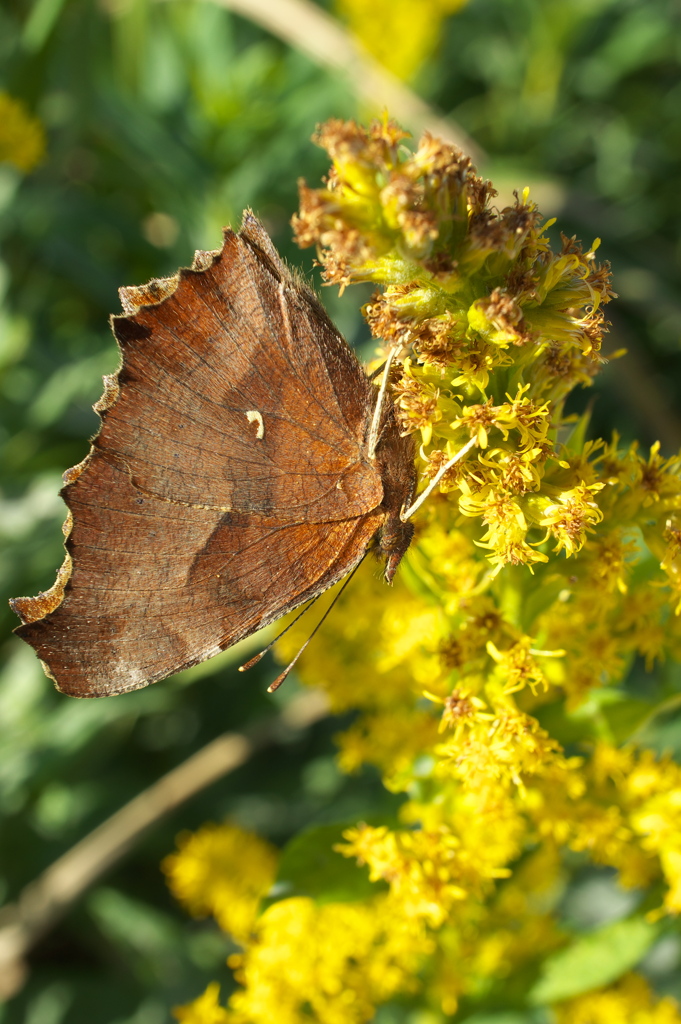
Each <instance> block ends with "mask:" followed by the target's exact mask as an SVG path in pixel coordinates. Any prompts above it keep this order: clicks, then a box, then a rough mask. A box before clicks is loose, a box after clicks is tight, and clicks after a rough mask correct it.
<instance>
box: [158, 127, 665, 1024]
mask: <svg viewBox="0 0 681 1024" xmlns="http://www.w3.org/2000/svg"><path fill="white" fill-rule="evenodd" d="M404 139H405V134H404V133H403V132H402V131H401V130H400V129H399V128H398V127H397V126H396V125H394V124H393V123H391V122H389V121H383V122H381V123H376V124H374V125H372V126H371V127H370V128H369V129H363V128H361V127H359V126H357V125H356V124H354V123H343V122H339V121H331V122H329V123H328V124H326V125H325V126H323V127H322V128H321V129H320V130H319V132H318V134H317V141H318V142H319V143H320V144H322V145H323V146H324V147H325V148H326V149H327V150H328V151H329V154H330V156H331V158H332V162H333V166H332V169H331V173H330V175H329V178H328V182H327V186H326V188H324V189H310V188H307V187H306V186H303V187H302V190H301V209H300V213H299V215H298V216H297V217H296V218H295V219H294V223H295V229H296V233H297V235H298V239H299V242H300V243H301V244H302V245H315V246H317V250H318V253H319V257H320V260H321V261H322V264H323V266H324V272H325V275H326V278H327V280H328V281H329V282H333V283H337V284H339V285H340V286H341V287H344V286H346V285H348V284H350V283H352V282H355V281H373V282H375V283H377V284H379V285H380V286H381V289H382V290H381V291H380V293H377V294H376V295H374V297H373V298H372V299H371V300H370V302H369V303H368V304H367V306H366V307H365V310H364V312H365V315H366V318H367V321H368V323H369V326H370V328H371V330H372V332H373V333H374V335H375V336H376V337H377V338H378V339H381V349H382V355H383V357H385V355H386V354H387V353H388V352H389V351H391V350H393V349H397V355H398V360H397V362H396V364H393V365H394V366H395V365H396V368H395V369H394V370H393V375H392V377H391V381H390V383H391V386H392V390H393V395H394V400H395V404H396V407H397V409H398V413H399V417H400V421H401V424H402V429H403V430H404V432H405V433H414V434H416V435H418V437H419V441H420V447H419V460H418V461H419V467H420V470H421V473H422V476H423V479H424V480H428V479H429V478H430V479H432V478H433V477H434V476H435V474H436V473H437V472H438V470H439V469H440V467H441V466H442V465H443V464H444V463H445V462H446V461H447V460H449V458H451V456H452V455H454V454H455V453H456V452H458V451H460V450H461V449H462V448H464V447H465V446H468V448H467V451H466V455H465V457H464V458H462V459H461V460H460V461H459V462H458V463H457V464H456V465H455V466H454V467H452V468H451V469H450V470H449V471H448V472H447V474H446V475H445V476H444V477H443V478H442V479H441V482H440V486H439V491H438V492H437V493H435V494H433V495H431V497H430V499H429V500H428V501H427V502H426V503H425V504H424V506H423V507H422V509H421V511H420V513H419V514H418V515H417V516H416V523H415V527H416V532H415V538H414V541H413V543H412V546H411V548H410V550H409V552H408V553H407V556H406V557H405V559H404V562H403V564H402V567H401V570H400V574H399V577H398V579H397V580H396V582H395V585H394V587H392V588H386V587H385V585H384V584H383V583H382V582H381V581H379V579H378V578H377V573H376V572H375V571H374V570H373V568H372V567H371V566H369V565H365V566H364V567H363V568H362V569H361V570H360V572H358V574H357V575H356V577H355V578H354V580H353V583H352V586H351V587H349V588H348V589H347V590H346V591H345V592H344V593H343V594H342V595H341V596H340V598H339V600H338V604H337V606H336V608H335V609H334V614H333V615H332V616H330V617H329V619H328V620H327V621H326V622H325V624H324V626H323V627H322V631H321V636H320V638H319V639H318V640H316V641H315V644H314V645H311V647H310V648H309V653H306V656H305V658H304V659H302V660H301V662H300V674H301V678H302V679H303V681H304V682H307V683H310V684H312V685H315V686H322V687H323V688H324V689H325V690H326V692H327V694H328V697H329V701H330V704H331V707H332V708H333V709H334V710H337V711H345V710H348V709H354V710H355V711H356V712H357V715H356V717H355V719H354V721H353V723H352V724H351V725H350V726H349V728H347V729H346V730H345V732H344V733H343V734H342V735H340V736H339V737H338V746H339V763H340V766H341V767H342V768H343V769H344V770H345V771H348V772H353V771H358V770H359V769H361V767H362V766H363V765H365V764H372V765H374V766H376V767H377V768H378V769H379V771H380V772H381V774H382V777H383V780H384V783H385V785H386V786H387V787H388V788H389V789H391V790H392V791H393V792H395V793H402V794H404V802H403V803H402V805H401V808H400V812H399V822H398V824H397V825H396V824H395V822H394V821H393V822H391V823H390V824H386V823H384V824H380V823H372V824H366V823H364V824H361V823H360V824H357V825H356V826H355V827H354V828H350V829H348V830H347V831H346V832H345V834H344V840H343V842H342V843H340V844H338V845H337V847H336V850H337V852H336V853H333V852H332V851H331V850H330V851H329V856H330V857H333V856H337V855H338V853H339V852H340V853H341V854H343V855H344V856H345V857H348V858H353V859H355V860H356V861H357V862H358V863H359V864H360V865H366V866H367V867H368V870H369V875H370V878H371V879H372V880H373V881H374V882H376V883H377V886H379V887H380V888H378V890H377V893H376V895H375V896H373V897H372V898H370V899H369V900H365V901H360V900H358V901H357V902H355V903H351V904H338V903H330V904H323V903H321V904H319V905H318V904H314V903H313V902H312V901H310V900H308V899H303V898H296V899H284V900H282V901H280V902H278V903H274V904H273V905H272V906H270V907H268V908H267V909H266V910H265V911H264V912H263V913H262V914H261V916H260V917H259V918H258V919H257V921H256V923H255V926H254V930H253V931H252V933H251V935H250V936H249V937H248V938H247V939H246V940H244V941H245V945H244V951H243V954H240V955H239V957H238V958H237V959H236V960H235V961H234V962H233V966H234V967H235V970H236V976H237V980H238V981H239V982H240V983H241V986H242V987H241V988H240V989H239V990H238V991H237V993H236V994H235V995H234V996H232V998H231V999H230V1002H229V1005H228V1008H226V1009H224V1010H222V1011H220V1012H223V1013H224V1014H226V1016H224V1017H220V1016H214V1017H211V1016H210V1014H211V1013H213V1014H214V1006H215V999H213V996H212V995H210V998H209V996H208V993H206V995H204V996H202V997H200V999H201V1000H204V1001H206V1006H207V1009H206V1013H205V1015H204V1018H205V1024H213V1020H215V1021H216V1022H220V1024H222V1021H223V1020H224V1021H230V1022H231V1021H233V1022H234V1024H237V1022H238V1024H260V1022H264V1021H265V1020H273V1019H276V1020H281V1021H284V1022H285V1024H304V1022H305V1021H307V1020H310V1019H313V1020H318V1021H320V1022H324V1024H326V1022H329V1024H335V1022H336V1021H338V1022H339V1024H340V1021H350V1022H353V1024H354V1022H355V1021H356V1022H358V1024H359V1022H360V1021H364V1020H370V1019H371V1017H372V1015H373V1014H374V1012H375V1008H376V1006H377V1005H379V1004H380V1003H381V1002H384V1001H386V1000H388V999H390V998H391V997H392V996H395V995H396V994H398V993H400V992H409V991H410V990H414V989H416V988H418V989H419V990H420V992H421V997H422V1000H423V1003H424V1005H427V1006H429V1007H430V1008H431V1009H432V1010H433V1012H434V1013H436V1014H441V1013H444V1014H454V1013H455V1012H456V1011H457V1007H458V1006H459V1005H460V1001H461V999H462V998H465V999H467V1000H469V1001H470V1000H473V1001H474V1000H476V999H480V998H482V997H484V995H485V993H486V992H489V991H490V990H491V988H492V987H493V986H495V985H497V986H498V985H501V984H512V981H513V979H514V978H516V977H523V976H524V977H531V976H532V972H533V971H534V972H535V974H536V970H537V966H538V964H540V963H541V961H542V960H543V958H544V957H545V956H546V955H547V954H548V953H549V952H551V951H552V950H556V949H558V948H559V947H561V946H563V945H565V944H566V943H569V941H570V937H569V936H568V935H566V934H564V933H563V932H562V931H561V929H560V927H559V926H558V924H557V918H556V915H555V913H554V909H555V907H556V903H557V900H558V899H559V897H560V894H561V892H562V891H563V888H564V886H565V884H566V883H565V878H566V869H565V866H564V857H565V856H566V852H567V851H570V853H569V856H571V857H573V858H574V857H575V856H577V857H579V858H582V862H583V861H589V862H591V863H592V864H596V865H605V866H608V867H610V868H613V869H615V870H616V872H617V876H618V880H619V882H620V884H621V885H623V886H630V887H639V888H646V887H651V888H650V898H649V902H648V907H650V908H653V909H654V914H657V915H658V916H662V915H674V914H678V913H679V912H681V768H680V767H679V766H678V765H677V764H675V763H674V762H673V761H672V760H671V759H670V758H668V757H656V756H655V755H654V754H653V753H651V752H649V751H645V750H641V749H638V748H636V747H635V746H634V745H633V744H629V745H624V746H622V745H621V743H622V740H624V739H626V737H627V732H626V730H623V729H622V727H621V725H620V726H619V727H618V729H616V728H615V724H616V723H615V719H614V718H612V719H611V718H610V717H609V716H608V714H607V713H606V712H607V707H608V706H610V705H608V704H607V702H606V698H607V700H609V701H610V702H611V705H612V704H613V702H614V701H618V700H621V701H625V700H626V694H625V692H624V691H623V689H621V688H620V686H619V684H620V683H621V682H622V681H623V679H624V678H625V676H626V674H627V672H628V670H629V667H630V665H631V664H632V662H633V660H634V659H635V658H637V657H638V658H640V659H642V660H643V661H645V663H646V664H647V665H648V666H649V667H650V666H652V665H653V664H654V663H655V662H657V661H660V660H662V659H664V658H677V659H678V657H679V655H680V654H681V616H679V615H677V614H675V612H678V611H679V610H681V477H680V470H681V463H680V461H679V459H677V458H672V459H665V458H663V457H662V456H661V454H660V451H659V446H657V445H654V446H653V447H652V449H651V450H650V452H648V453H641V452H640V451H639V449H638V447H637V446H636V445H630V446H628V447H623V446H622V445H621V444H620V441H619V439H618V438H617V437H614V438H613V439H612V440H611V441H610V442H609V443H605V442H603V441H598V440H596V441H591V440H588V439H587V436H586V435H587V428H588V417H587V416H584V417H582V418H579V419H578V418H570V417H567V416H566V415H565V411H564V404H565V399H566V398H567V396H568V394H569V393H570V391H571V390H572V389H573V388H574V387H575V386H579V385H581V386H583V385H588V384H589V383H590V382H591V380H592V378H593V376H594V374H595V373H596V372H597V371H598V369H599V367H600V365H601V362H602V360H601V357H600V355H599V349H600V343H601V336H602V332H603V330H604V327H605V323H604V319H603V314H602V307H603V306H604V304H605V303H607V302H608V301H609V299H610V298H611V297H612V292H611V291H610V286H609V273H608V269H607V266H599V265H598V264H597V263H596V261H595V255H594V253H595V249H596V244H594V245H593V246H592V247H591V248H590V249H589V250H588V251H587V252H584V251H583V250H582V248H581V247H580V246H579V245H578V244H577V242H576V241H575V240H574V239H567V238H565V237H563V238H562V242H561V244H560V248H559V251H558V252H554V251H553V250H552V248H551V245H550V243H549V239H548V236H547V234H546V229H547V226H548V225H546V224H542V222H541V218H540V215H539V213H538V211H537V209H536V207H535V206H534V204H533V203H531V202H530V201H529V199H528V196H527V195H523V196H522V197H520V196H519V197H517V199H516V202H515V203H514V204H513V205H512V206H510V207H506V208H504V209H502V210H497V209H495V208H494V207H493V205H492V199H493V197H494V195H495V192H494V189H493V188H492V187H491V185H490V184H489V182H485V181H482V180H481V179H480V178H478V177H477V175H476V174H475V172H474V170H473V168H472V167H471V165H470V161H469V160H468V159H467V158H466V157H464V156H463V155H462V154H461V153H459V152H458V151H457V150H455V149H453V148H452V147H450V146H448V145H445V144H444V143H442V142H439V141H438V140H436V139H433V138H431V137H430V136H428V135H426V136H424V138H423V139H422V140H421V142H420V143H419V145H418V147H417V148H416V149H415V150H414V151H412V150H409V149H407V148H406V146H405V144H404ZM306 629H307V627H306V626H303V625H296V626H294V627H293V628H292V629H291V630H290V631H289V632H288V633H287V634H286V636H285V637H284V638H283V639H282V640H281V641H280V643H279V651H280V653H281V655H282V657H283V658H284V659H285V660H288V659H289V657H290V656H291V655H292V654H294V653H295V652H296V651H297V650H298V648H299V646H300V643H301V641H302V640H304V639H306V636H307V633H306ZM613 706H614V705H613ZM545 716H546V717H545ZM556 716H557V717H556ZM639 720H640V719H639ZM551 721H563V722H564V723H565V722H567V723H569V724H570V725H571V728H572V730H573V732H574V731H575V730H577V731H578V730H579V729H580V728H581V729H582V733H581V736H582V739H583V740H584V741H585V742H583V743H582V745H581V747H580V748H579V750H578V755H579V756H575V755H574V754H568V753H566V752H565V750H564V749H563V748H562V746H561V744H560V743H559V742H558V739H557V738H556V737H555V736H554V735H552V731H551V728H550V727H549V723H550V722H551ZM636 724H637V722H636V721H633V720H632V725H631V728H630V732H631V731H633V729H634V728H635V725H636ZM199 835H200V833H199ZM187 849H189V847H188V846H187ZM182 856H183V852H181V853H180V854H179V855H178V857H179V858H180V860H181V858H182ZM230 870H231V869H230ZM238 870H241V869H235V877H237V875H238ZM210 877H211V876H206V885H207V887H208V888H209V889H210V886H211V885H212V884H213V882H212V881H211V880H210ZM216 884H217V883H216ZM185 898H186V897H185ZM201 900H202V901H203V902H201ZM197 905H198V906H199V908H201V909H203V908H205V907H210V901H209V899H208V897H207V896H206V895H205V893H204V894H203V896H201V899H199V902H198V904H197ZM655 908H656V909H655ZM630 968H631V963H627V964H626V965H625V966H624V967H623V968H622V973H624V972H625V971H628V970H629V969H630ZM523 972H525V974H523ZM612 977H614V976H611V977H610V978H608V979H607V981H608V982H610V981H611V980H612ZM212 991H213V990H210V992H212ZM525 994H527V993H525ZM516 995H517V993H516ZM557 998H558V997H557ZM211 999H212V1000H213V1002H212V1003H211V1001H210V1000H211ZM199 1003H200V1000H199V1001H197V1003H195V1004H192V1006H193V1007H196V1006H197V1005H199ZM202 1005H203V1004H202ZM185 1011H186V1008H185V1010H183V1011H182V1012H185ZM192 1012H194V1011H192ZM202 1012H203V1011H202ZM555 1013H556V1015H557V1020H559V1021H560V1022H561V1024H586V1022H587V1021H589V1022H596V1024H597V1022H599V1021H601V1020H602V1021H604V1022H605V1021H606V1020H607V1021H615V1020H617V1021H620V1020H621V1021H624V1022H628V1021H631V1022H632V1024H634V1022H635V1024H663V1022H664V1024H671V1022H676V1021H678V1020H679V1013H678V1008H677V1007H676V1004H675V1003H674V1002H673V1001H671V1000H669V999H667V1000H664V999H663V1000H656V999H655V998H654V997H653V995H652V994H651V993H650V991H649V990H648V988H647V986H646V984H645V982H643V981H642V979H641V978H639V977H637V976H635V975H627V976H625V977H623V979H622V980H620V981H619V982H617V983H616V984H614V985H612V987H610V988H608V989H601V990H599V991H595V992H590V993H586V994H583V995H580V996H578V997H576V998H574V999H571V1000H569V1001H565V1002H560V1003H557V1004H556V1006H555ZM204 1018H200V1017H187V1018H186V1019H187V1020H188V1021H190V1022H191V1024H204ZM183 1019H184V1018H183Z"/></svg>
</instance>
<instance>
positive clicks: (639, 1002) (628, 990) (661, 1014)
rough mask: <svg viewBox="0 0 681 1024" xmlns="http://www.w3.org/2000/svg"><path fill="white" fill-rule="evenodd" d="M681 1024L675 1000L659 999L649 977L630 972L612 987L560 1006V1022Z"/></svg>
mask: <svg viewBox="0 0 681 1024" xmlns="http://www.w3.org/2000/svg"><path fill="white" fill-rule="evenodd" d="M614 1021H617V1024H681V1013H679V1007H678V1004H677V1003H676V1001H675V1000H674V999H670V998H666V999H655V997H654V996H653V994H652V992H651V991H650V988H649V987H648V985H647V984H646V982H645V980H644V979H643V978H642V977H641V976H640V975H637V974H629V975H627V976H626V977H625V978H623V979H622V981H620V982H619V983H618V984H617V985H613V987H612V988H608V989H604V990H603V991H601V992H590V993H589V994H588V995H585V996H580V997H579V998H577V999H573V1000H570V1002H569V1003H565V1004H564V1005H562V1006H559V1007H558V1008H557V1011H556V1024H614Z"/></svg>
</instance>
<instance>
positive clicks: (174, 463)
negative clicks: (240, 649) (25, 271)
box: [10, 211, 416, 697]
mask: <svg viewBox="0 0 681 1024" xmlns="http://www.w3.org/2000/svg"><path fill="white" fill-rule="evenodd" d="M120 296H121V301H122V304H123V309H124V314H123V315H122V316H114V317H112V318H111V323H112V327H113V331H114V334H115V336H116V338H117V340H118V344H119V347H120V350H121V355H122V363H121V367H120V369H119V371H118V373H117V374H116V375H112V376H108V377H105V378H104V385H105V386H104V394H103V396H102V398H101V399H100V400H99V402H98V403H97V404H96V405H95V409H96V411H97V412H98V413H99V415H100V417H101V419H102V425H101V429H100V431H99V433H98V435H97V436H96V437H95V439H94V441H93V443H92V448H91V450H90V453H89V454H88V455H87V457H86V458H85V459H84V460H83V462H81V463H80V464H79V465H77V466H74V467H73V468H72V469H69V470H68V471H67V472H66V473H65V474H64V482H65V486H64V488H63V490H62V491H61V494H62V496H63V498H64V500H65V502H66V504H67V506H68V508H69V515H68V518H67V521H66V523H65V526H64V532H65V535H66V541H65V546H66V558H65V560H64V563H63V565H62V567H61V569H60V570H59V573H58V576H57V580H56V582H55V584H54V585H53V586H52V587H51V589H50V590H48V591H46V592H44V593H41V594H39V595H38V596H37V597H20V598H15V599H13V600H12V601H11V602H10V603H11V605H12V608H13V609H14V611H15V612H16V613H17V614H18V615H19V616H20V617H21V619H22V625H21V626H19V627H18V628H17V630H16V632H17V633H18V635H19V636H20V637H22V639H23V640H25V641H26V642H27V643H29V644H30V645H31V646H32V647H33V648H34V649H35V651H36V652H37V654H38V657H39V658H40V659H41V660H42V662H43V664H44V666H45V669H46V672H47V673H48V675H49V676H50V677H51V678H52V679H53V680H54V681H55V683H56V685H57V688H58V689H59V690H61V691H62V692H63V693H67V694H70V695H72V696H75V697H99V696H107V695H112V694H118V693H126V692H128V691H130V690H134V689H137V688H138V687H142V686H146V685H147V684H149V683H153V682H156V681H157V680H159V679H163V678H165V677H166V676H168V675H170V674H172V673H174V672H178V671H180V670H181V669H184V668H187V667H189V666H191V665H196V664H197V663H198V662H201V661H204V660H205V659H207V658H210V657H212V656H213V655H215V654H218V653H219V652H220V651H222V650H224V649H225V648H227V647H230V646H231V645H232V644H235V643H236V642H237V641H239V640H242V639H243V638H244V637H247V636H249V635H250V634H252V633H254V632H255V631H256V630H258V629H261V628H262V627H263V626H266V625H268V624H270V623H272V622H273V621H275V620H276V619H278V618H279V617H280V616H282V615H284V614H285V613H286V612H289V611H291V610H292V609H294V608H296V607H298V606H300V605H302V604H304V603H305V602H307V601H309V600H311V599H314V598H316V597H317V596H318V595H319V594H321V593H323V592H324V591H325V590H327V589H328V588H329V587H331V586H333V584H335V583H337V582H338V581H339V580H341V579H342V578H343V577H345V576H346V575H347V574H348V573H350V572H352V571H353V570H354V569H355V568H356V566H357V565H358V564H359V563H360V562H361V560H362V559H363V557H364V556H365V554H366V552H367V550H368V549H369V548H370V547H371V548H375V550H376V551H377V553H378V554H379V555H380V556H381V557H382V558H383V559H384V561H385V578H386V580H387V581H388V582H390V581H392V579H393V576H394V575H395V571H396V569H397V567H398V564H399V562H400V559H401V558H402V556H403V555H404V553H405V551H406V550H407V548H408V546H409V543H410V541H411V539H412V533H413V527H412V524H411V523H410V522H408V521H406V518H405V516H404V512H405V510H406V509H407V507H408V506H409V503H410V501H411V499H412V496H413V493H414V490H415V485H416V476H415V468H414V447H413V442H412V440H411V438H410V437H408V436H402V435H401V433H400V429H399V425H398V422H397V419H396V415H395V409H394V406H393V402H392V399H391V397H390V392H389V389H388V388H387V387H386V385H387V379H388V372H387V369H386V372H385V373H384V377H383V383H382V386H381V388H380V389H378V388H377V387H376V385H375V384H374V383H372V381H371V380H370V379H369V378H368V377H367V375H366V374H365V372H364V370H363V369H362V367H361V365H360V364H359V362H358V361H357V358H356V357H355V355H354V353H353V352H352V350H351V349H350V347H349V346H348V344H347V343H346V341H345V340H344V339H343V337H342V336H341V335H340V334H339V333H338V331H337V330H336V328H335V327H334V326H333V324H332V323H331V321H330V319H329V318H328V316H327V314H326V312H325V311H324V309H323V307H322V305H321V303H320V302H319V300H318V299H317V297H316V296H315V295H314V293H313V292H312V291H311V290H310V289H309V288H307V287H306V285H305V284H304V283H303V282H302V281H301V280H300V279H299V278H298V277H296V276H294V275H293V274H292V273H291V271H289V270H288V268H287V267H286V266H285V265H284V263H283V262H282V260H281V258H280V257H279V255H278V253H277V251H276V249H275V248H274V245H273V243H272V241H271V240H270V238H269V236H268V234H267V232H266V231H265V229H264V228H263V226H262V225H261V224H260V223H259V221H258V220H257V219H256V218H255V217H254V216H253V214H252V213H250V212H249V211H247V212H246V213H245V214H244V219H243V222H242V226H241V229H240V231H239V232H238V233H236V232H234V231H232V230H229V229H228V230H226V231H225V233H224V244H223V246H222V249H221V250H215V251H212V252H198V253H197V254H196V256H195V259H194V263H193V265H192V267H191V268H189V269H183V270H180V271H179V272H178V273H177V274H175V275H174V276H173V277H170V278H166V279H159V280H155V281H151V282H150V283H149V284H147V285H144V286H142V287H139V288H122V289H121V290H120Z"/></svg>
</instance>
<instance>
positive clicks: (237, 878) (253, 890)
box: [161, 824, 277, 942]
mask: <svg viewBox="0 0 681 1024" xmlns="http://www.w3.org/2000/svg"><path fill="white" fill-rule="evenodd" d="M177 846H178V852H177V853H171V854H170V855H169V856H167V857H166V858H165V859H164V860H163V863H162V864H161V867H162V869H163V871H164V873H165V875H166V879H167V882H168V886H169V888H170V891H171V892H172V894H173V896H175V898H176V899H177V900H179V901H180V903H182V904H183V905H184V906H185V907H186V909H187V910H188V911H189V913H190V914H192V915H193V916H194V917H205V916H207V915H208V914H211V915H212V916H213V917H214V918H215V920H216V921H217V922H218V924H219V925H220V927H221V928H222V929H223V930H224V931H226V932H228V933H229V934H230V935H232V936H233V937H234V938H235V939H236V940H237V942H244V941H245V940H246V939H247V938H248V936H249V935H250V933H251V931H252V929H253V926H254V922H255V918H256V915H257V912H258V907H259V904H260V900H261V899H262V897H263V896H264V895H265V894H266V893H267V891H268V890H269V889H270V888H271V886H272V883H273V882H274V877H275V874H276V868H277V853H276V850H275V848H274V847H273V846H271V845H270V844H269V843H267V842H265V841H264V840H263V839H260V838H259V837H258V836H255V835H253V834H252V833H251V832H245V831H244V830H243V829H241V828H238V827H237V826H236V825H229V824H227V825H212V824H208V825H204V826H203V828H200V829H199V830H198V832H193V833H192V832H182V833H180V835H179V836H178V837H177Z"/></svg>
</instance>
